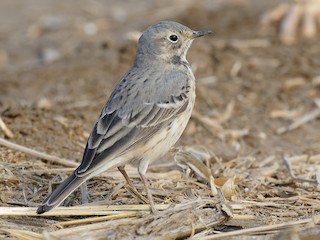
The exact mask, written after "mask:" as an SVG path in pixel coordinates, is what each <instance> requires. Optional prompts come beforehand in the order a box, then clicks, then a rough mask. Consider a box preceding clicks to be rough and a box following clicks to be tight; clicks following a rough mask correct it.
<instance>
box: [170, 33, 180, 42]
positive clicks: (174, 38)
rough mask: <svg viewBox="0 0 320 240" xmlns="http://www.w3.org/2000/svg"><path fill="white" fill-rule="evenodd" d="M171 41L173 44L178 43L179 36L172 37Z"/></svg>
mask: <svg viewBox="0 0 320 240" xmlns="http://www.w3.org/2000/svg"><path fill="white" fill-rule="evenodd" d="M169 40H170V41H171V42H177V41H178V36H177V35H170V37H169Z"/></svg>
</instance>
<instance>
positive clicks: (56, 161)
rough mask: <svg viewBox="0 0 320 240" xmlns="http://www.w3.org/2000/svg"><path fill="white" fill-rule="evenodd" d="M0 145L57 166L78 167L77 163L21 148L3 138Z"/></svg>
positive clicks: (0, 139)
mask: <svg viewBox="0 0 320 240" xmlns="http://www.w3.org/2000/svg"><path fill="white" fill-rule="evenodd" d="M0 145H2V146H5V147H7V148H10V149H13V150H16V151H19V152H23V153H26V154H29V155H32V156H35V157H39V158H42V159H45V160H47V161H49V162H51V163H54V164H59V165H62V166H66V167H77V166H78V165H79V164H78V163H76V162H74V161H71V160H67V159H63V158H58V157H56V156H52V155H49V154H46V153H42V152H39V151H36V150H34V149H31V148H27V147H24V146H21V145H19V144H16V143H13V142H10V141H7V140H5V139H3V138H0Z"/></svg>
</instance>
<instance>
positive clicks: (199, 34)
mask: <svg viewBox="0 0 320 240" xmlns="http://www.w3.org/2000/svg"><path fill="white" fill-rule="evenodd" d="M211 33H212V31H210V30H205V31H194V32H193V33H192V36H191V38H197V37H202V36H205V35H208V34H211Z"/></svg>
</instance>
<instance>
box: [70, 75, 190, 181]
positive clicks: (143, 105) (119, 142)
mask: <svg viewBox="0 0 320 240" xmlns="http://www.w3.org/2000/svg"><path fill="white" fill-rule="evenodd" d="M148 77H150V75H149V76H148ZM152 81H153V82H152ZM190 81H191V79H190V77H189V76H188V75H187V74H185V73H182V72H180V71H170V72H169V73H165V74H162V75H161V76H160V75H159V76H158V77H157V76H155V75H152V74H151V77H150V79H148V78H144V79H143V78H141V77H139V76H136V75H134V74H131V73H130V72H129V73H128V74H127V76H126V77H125V78H123V79H122V80H121V81H120V82H119V84H118V85H117V87H116V88H115V90H114V92H113V93H112V95H111V96H110V99H109V100H108V102H107V104H106V105H105V107H104V108H103V110H102V112H101V115H100V117H99V119H98V121H97V123H96V124H95V126H94V128H93V130H92V132H91V135H90V137H89V139H88V142H87V146H86V149H85V152H84V155H83V160H82V163H81V165H80V166H79V167H78V168H77V169H76V174H77V176H84V175H87V174H90V173H91V172H93V171H95V170H96V169H97V168H99V167H101V164H103V162H104V161H105V160H106V159H110V160H112V159H113V158H114V157H116V156H120V155H121V154H123V153H124V152H127V151H128V150H130V149H132V148H133V147H134V146H135V145H136V144H137V143H139V142H141V141H147V140H148V139H150V138H151V137H152V136H153V135H154V134H156V133H157V132H158V131H159V130H160V129H161V128H162V125H163V123H165V122H167V121H170V120H171V119H174V118H175V117H176V116H177V115H178V114H180V113H182V112H183V111H184V110H185V109H186V107H187V105H188V98H187V96H188V92H189V91H190Z"/></svg>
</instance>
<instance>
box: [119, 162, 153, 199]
mask: <svg viewBox="0 0 320 240" xmlns="http://www.w3.org/2000/svg"><path fill="white" fill-rule="evenodd" d="M118 170H119V172H121V174H122V176H123V177H124V178H125V179H126V182H127V183H128V185H129V187H130V189H129V190H130V191H131V193H132V194H133V195H134V196H136V197H137V198H138V199H139V200H141V201H142V202H144V203H148V199H146V198H145V197H144V196H142V195H141V194H140V193H139V191H138V190H137V188H136V187H135V186H134V184H133V183H132V181H131V180H130V178H129V176H128V174H127V172H126V170H125V169H124V166H120V167H118Z"/></svg>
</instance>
